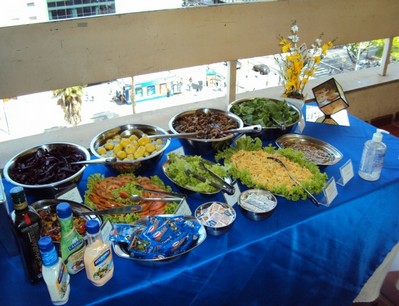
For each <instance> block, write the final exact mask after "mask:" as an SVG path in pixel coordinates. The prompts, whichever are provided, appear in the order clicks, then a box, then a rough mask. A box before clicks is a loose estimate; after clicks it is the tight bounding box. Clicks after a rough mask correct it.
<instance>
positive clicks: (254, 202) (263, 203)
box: [238, 189, 277, 221]
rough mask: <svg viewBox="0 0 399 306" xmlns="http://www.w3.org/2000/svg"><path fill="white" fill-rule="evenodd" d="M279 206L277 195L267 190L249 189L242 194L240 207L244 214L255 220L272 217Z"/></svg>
mask: <svg viewBox="0 0 399 306" xmlns="http://www.w3.org/2000/svg"><path fill="white" fill-rule="evenodd" d="M276 206H277V199H276V197H275V196H274V195H273V194H272V193H271V192H270V191H267V190H262V189H249V190H246V191H244V192H243V193H241V194H240V197H239V198H238V207H239V209H240V211H241V212H242V214H243V215H244V216H245V217H247V218H248V219H251V220H253V221H259V220H264V219H266V218H268V217H270V216H271V215H272V214H273V212H274V210H275V209H276Z"/></svg>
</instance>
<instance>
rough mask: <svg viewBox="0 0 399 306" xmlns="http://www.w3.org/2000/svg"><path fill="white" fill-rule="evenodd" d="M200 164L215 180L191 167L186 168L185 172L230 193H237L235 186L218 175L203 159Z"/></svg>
mask: <svg viewBox="0 0 399 306" xmlns="http://www.w3.org/2000/svg"><path fill="white" fill-rule="evenodd" d="M199 166H200V167H201V168H202V169H203V170H204V171H206V172H207V173H208V174H209V175H210V176H211V177H212V178H213V179H214V181H212V180H210V179H209V177H205V176H203V175H201V174H198V173H196V172H194V171H192V170H190V169H186V170H185V173H186V174H187V175H191V176H193V177H195V178H196V179H198V180H200V181H201V182H207V183H208V184H209V185H211V186H213V187H215V188H217V189H220V190H222V191H224V192H226V193H227V194H228V195H233V194H234V193H235V188H234V186H233V185H231V184H229V183H227V182H226V181H225V180H224V179H222V178H221V177H220V176H218V175H217V174H216V173H214V172H213V171H212V170H210V169H208V168H207V167H206V165H205V163H204V162H203V161H200V162H199Z"/></svg>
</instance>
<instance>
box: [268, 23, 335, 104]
mask: <svg viewBox="0 0 399 306" xmlns="http://www.w3.org/2000/svg"><path fill="white" fill-rule="evenodd" d="M298 31H299V27H298V26H297V25H296V22H295V21H293V23H292V24H291V35H289V36H287V38H284V37H282V36H281V35H280V36H279V37H278V39H279V45H280V46H281V51H282V53H284V55H283V54H280V59H278V58H277V57H275V59H276V62H277V63H278V64H279V66H280V75H281V77H282V79H283V82H284V88H285V92H284V96H287V97H290V96H294V97H300V96H302V97H303V90H304V88H305V85H306V84H307V83H308V81H309V78H311V77H313V76H314V73H315V71H316V68H317V67H316V66H317V65H318V64H320V62H321V60H322V58H323V57H324V56H326V55H327V51H328V49H330V48H331V47H333V42H334V41H329V42H327V43H325V44H322V40H321V37H322V35H323V34H321V35H320V36H319V37H317V38H316V39H315V41H314V42H313V43H312V44H311V48H310V49H306V45H305V44H300V43H299V36H298ZM302 46H305V48H304V49H303V47H302Z"/></svg>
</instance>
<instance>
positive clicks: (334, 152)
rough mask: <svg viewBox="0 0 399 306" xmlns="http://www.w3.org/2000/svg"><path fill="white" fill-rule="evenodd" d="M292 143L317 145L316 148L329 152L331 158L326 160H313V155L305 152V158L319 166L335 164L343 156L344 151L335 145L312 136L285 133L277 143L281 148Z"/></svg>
mask: <svg viewBox="0 0 399 306" xmlns="http://www.w3.org/2000/svg"><path fill="white" fill-rule="evenodd" d="M290 143H303V144H306V145H310V146H312V147H315V148H316V149H318V150H321V151H323V152H324V153H327V154H328V155H329V158H328V160H326V161H324V162H316V161H313V160H312V158H311V157H309V156H306V154H305V158H306V159H307V160H308V161H310V162H313V163H315V164H317V165H318V166H331V165H335V164H336V163H337V162H339V161H340V160H341V159H342V157H343V155H342V153H341V152H340V151H339V150H338V149H337V148H335V147H334V146H332V145H330V144H329V143H327V142H324V141H322V140H319V139H317V138H313V137H310V136H305V135H299V134H285V135H283V136H281V137H279V138H278V139H277V140H276V144H277V146H278V147H280V148H288V147H290V146H289V144H290ZM294 150H295V149H294Z"/></svg>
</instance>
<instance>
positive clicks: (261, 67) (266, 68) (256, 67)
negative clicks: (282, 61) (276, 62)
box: [252, 64, 270, 75]
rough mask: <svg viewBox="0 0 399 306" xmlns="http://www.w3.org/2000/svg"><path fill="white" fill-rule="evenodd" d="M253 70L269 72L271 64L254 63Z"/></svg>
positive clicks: (261, 72)
mask: <svg viewBox="0 0 399 306" xmlns="http://www.w3.org/2000/svg"><path fill="white" fill-rule="evenodd" d="M252 70H253V71H255V72H259V73H260V74H262V75H264V74H269V72H270V68H269V66H268V65H265V64H258V65H254V66H253V67H252Z"/></svg>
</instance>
